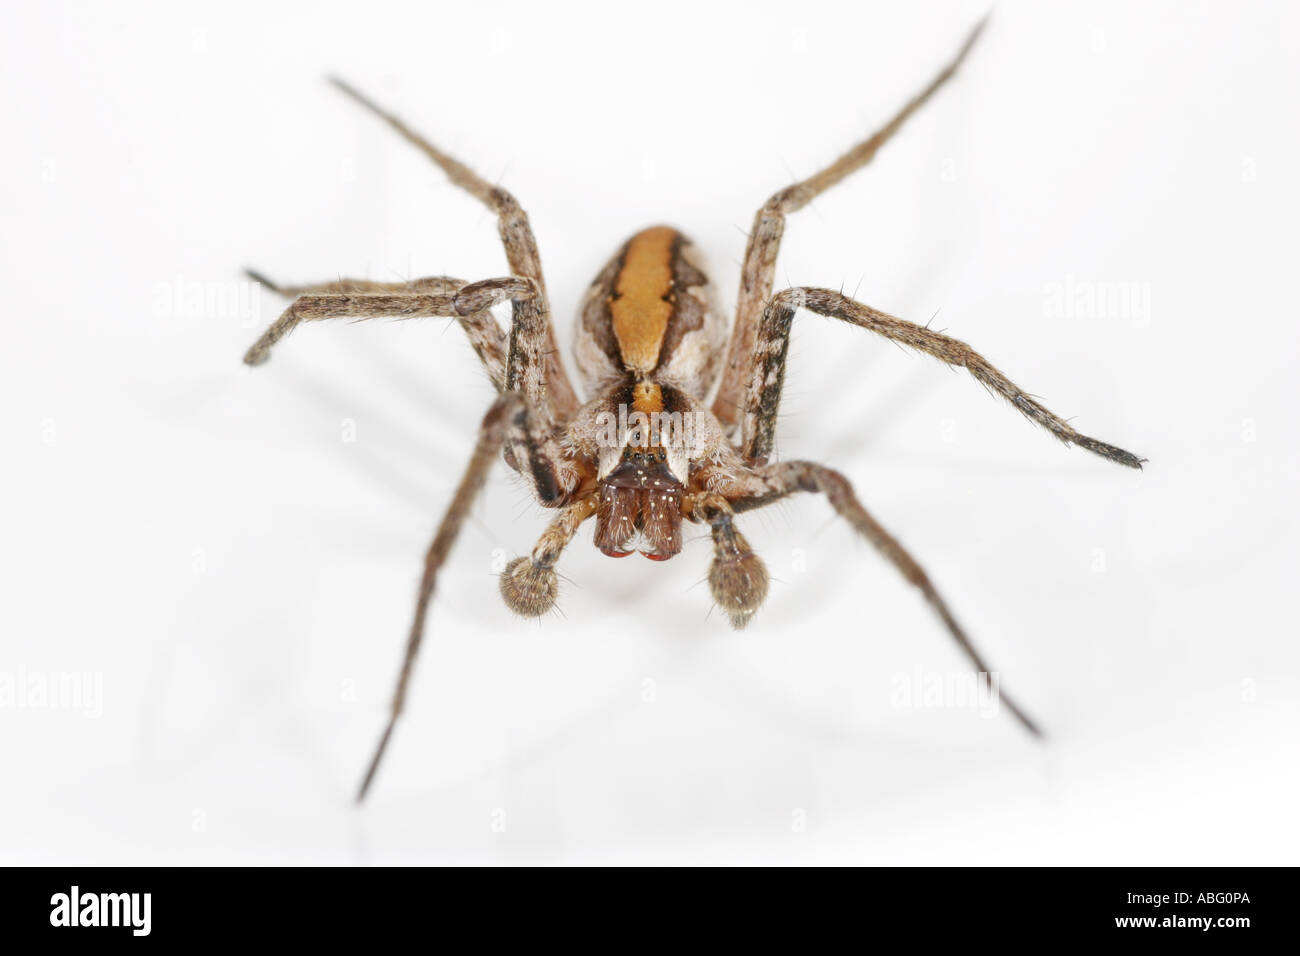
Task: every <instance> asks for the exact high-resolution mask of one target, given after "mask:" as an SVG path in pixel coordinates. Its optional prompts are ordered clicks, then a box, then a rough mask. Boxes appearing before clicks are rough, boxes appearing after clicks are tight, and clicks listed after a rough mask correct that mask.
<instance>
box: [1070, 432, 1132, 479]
mask: <svg viewBox="0 0 1300 956" xmlns="http://www.w3.org/2000/svg"><path fill="white" fill-rule="evenodd" d="M1074 443H1075V444H1076V445H1078V446H1079V447H1080V448H1086V449H1087V450H1088V451H1090V452H1092V453H1093V454H1094V455H1101V457H1103V458H1109V459H1110V460H1111V461H1113V462H1115V463H1117V464H1120V465H1124V466H1125V467H1126V468H1136V469H1138V470H1139V471H1141V470H1142V465H1143V464H1144V463H1145V462H1146V459H1145V458H1139V457H1138V456H1137V455H1135V454H1133V453H1132V452H1131V451H1125V450H1124V449H1123V448H1117V447H1116V446H1114V445H1108V444H1106V443H1105V442H1104V441H1097V439H1095V438H1089V437H1087V436H1086V435H1080V436H1079V437H1078V438H1076V439H1075V440H1074Z"/></svg>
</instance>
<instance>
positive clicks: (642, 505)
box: [565, 226, 727, 561]
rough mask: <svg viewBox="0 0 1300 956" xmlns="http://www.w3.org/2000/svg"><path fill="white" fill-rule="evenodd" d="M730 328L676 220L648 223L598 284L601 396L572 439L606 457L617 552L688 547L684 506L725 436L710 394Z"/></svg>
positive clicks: (595, 343)
mask: <svg viewBox="0 0 1300 956" xmlns="http://www.w3.org/2000/svg"><path fill="white" fill-rule="evenodd" d="M726 334H727V333H726V320H725V318H724V316H723V314H722V311H721V310H720V309H719V308H718V306H717V302H716V301H715V299H714V297H713V294H712V289H711V287H710V286H709V282H708V278H707V276H706V275H705V272H704V269H703V267H702V263H701V261H700V259H699V258H698V256H697V254H696V253H695V250H694V246H692V245H691V243H690V241H689V240H688V239H686V237H685V236H683V235H682V234H681V233H680V232H678V231H677V230H675V229H671V228H669V227H667V226H654V227H651V228H649V229H645V230H643V231H641V232H639V233H637V234H636V235H635V236H633V237H632V238H631V239H629V240H628V241H627V242H626V243H625V244H624V245H623V248H622V249H621V250H619V253H618V255H616V256H615V257H614V258H613V259H612V260H610V262H609V263H608V264H607V265H606V266H605V268H604V269H603V270H601V272H600V274H599V275H598V276H597V277H596V281H595V282H593V283H592V285H591V289H590V290H589V291H588V293H587V297H586V300H585V301H584V303H583V306H582V309H581V313H580V315H579V319H578V326H577V334H576V336H575V342H574V353H575V357H576V359H577V363H578V370H579V373H580V374H581V376H582V380H583V384H584V385H585V386H586V388H587V391H588V393H589V394H593V395H596V396H597V397H596V399H595V400H594V401H592V402H590V403H588V404H587V405H586V406H585V407H584V408H583V409H582V410H581V411H580V412H579V413H578V415H577V416H576V418H575V420H574V421H573V422H572V423H571V425H570V426H569V428H568V430H567V433H566V442H565V443H566V444H567V445H568V446H569V447H572V448H574V449H575V450H576V451H577V452H578V455H579V456H580V457H586V458H587V460H589V461H590V460H594V461H595V463H596V474H595V482H596V491H595V494H596V495H597V499H598V503H597V510H596V533H595V544H596V546H597V547H598V548H600V550H601V551H602V552H604V553H605V554H607V555H609V556H610V557H618V558H621V557H625V556H627V555H628V554H630V553H631V552H632V551H633V550H634V549H635V550H640V551H641V553H642V554H643V555H645V556H646V557H647V558H651V559H653V560H657V561H664V560H667V559H668V558H671V557H672V556H673V555H675V554H677V553H678V552H679V551H681V548H682V533H681V522H682V507H683V504H684V503H685V500H686V496H687V494H688V493H694V492H698V491H699V490H700V489H699V488H698V487H696V486H692V470H693V469H698V463H699V462H700V461H701V460H702V457H703V456H704V455H705V454H708V453H711V452H713V451H715V450H716V448H717V447H718V445H720V444H721V443H722V441H723V438H724V432H723V428H722V426H721V424H720V423H718V422H717V420H716V419H715V418H713V416H712V415H711V414H710V413H709V412H708V410H707V407H706V406H705V405H704V402H705V399H706V397H707V395H708V392H709V389H710V388H711V387H712V385H713V382H714V380H715V379H716V378H717V372H718V366H719V364H720V363H721V361H722V348H723V346H724V345H725V343H726ZM688 425H689V426H690V427H691V429H692V436H691V437H692V438H694V437H698V438H699V440H698V441H690V440H688V438H687V435H686V430H687V426H688ZM696 432H698V433H699V434H698V436H696V435H695V433H696Z"/></svg>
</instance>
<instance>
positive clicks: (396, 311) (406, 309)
mask: <svg viewBox="0 0 1300 956" xmlns="http://www.w3.org/2000/svg"><path fill="white" fill-rule="evenodd" d="M344 281H345V283H346V282H348V281H355V280H344ZM423 281H427V282H428V283H430V286H429V288H430V289H446V290H447V291H412V290H410V289H407V288H403V289H402V291H400V292H369V291H366V292H353V291H329V292H306V293H304V294H302V295H299V296H298V297H297V298H296V299H294V301H293V302H292V303H291V304H290V306H289V308H287V309H285V310H284V312H283V313H281V315H280V317H279V318H278V319H276V320H275V321H274V322H272V323H271V325H270V327H269V328H268V329H267V330H266V331H265V332H263V333H262V337H261V338H259V339H258V340H257V341H256V342H254V343H253V345H252V347H251V348H250V349H249V350H248V351H247V352H245V353H244V362H245V364H247V365H261V364H262V363H263V362H265V361H266V360H267V359H268V358H270V357H271V349H272V348H273V347H274V346H275V344H276V343H277V342H279V341H280V339H282V338H284V337H285V336H286V335H287V334H288V333H289V332H291V331H292V330H293V329H294V328H295V327H296V326H297V325H298V324H299V323H300V322H315V321H319V320H320V319H382V318H389V319H418V318H428V317H430V316H450V317H455V318H461V317H463V316H469V315H474V314H476V313H479V312H486V311H487V310H488V309H490V308H492V307H493V306H494V305H497V304H499V303H501V302H504V301H506V300H507V299H529V298H532V297H534V296H536V295H537V286H536V284H535V283H534V282H533V281H532V280H531V279H521V278H518V277H515V276H505V277H503V278H500V279H484V280H482V281H481V282H471V283H468V284H465V283H461V284H460V285H459V286H452V285H451V283H454V282H455V281H456V280H442V279H429V280H423ZM443 282H446V283H447V284H446V285H443V284H442V283H443ZM339 285H343V284H339Z"/></svg>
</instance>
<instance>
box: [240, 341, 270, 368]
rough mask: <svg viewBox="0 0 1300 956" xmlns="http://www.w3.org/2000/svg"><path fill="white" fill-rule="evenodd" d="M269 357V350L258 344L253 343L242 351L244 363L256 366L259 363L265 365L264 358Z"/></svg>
mask: <svg viewBox="0 0 1300 956" xmlns="http://www.w3.org/2000/svg"><path fill="white" fill-rule="evenodd" d="M270 357H271V350H270V349H268V348H263V347H262V346H260V345H254V346H253V347H252V348H250V349H249V350H248V351H247V352H245V353H244V364H245V365H250V366H252V367H253V368H256V367H257V366H259V365H265V364H266V360H267V359H269V358H270Z"/></svg>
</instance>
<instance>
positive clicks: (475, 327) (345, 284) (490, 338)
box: [244, 269, 507, 392]
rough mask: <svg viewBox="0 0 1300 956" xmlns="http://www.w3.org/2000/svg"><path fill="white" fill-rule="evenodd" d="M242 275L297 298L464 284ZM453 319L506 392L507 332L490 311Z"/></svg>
mask: <svg viewBox="0 0 1300 956" xmlns="http://www.w3.org/2000/svg"><path fill="white" fill-rule="evenodd" d="M244 272H245V274H246V275H247V276H248V277H249V278H250V279H252V280H253V281H255V282H260V283H261V284H262V285H264V286H266V287H267V288H268V289H270V290H271V291H272V292H274V293H276V294H277V295H282V296H286V297H287V298H291V299H296V298H298V297H299V296H301V295H319V294H323V293H343V294H347V293H354V292H398V293H418V292H434V293H454V292H456V291H458V290H460V289H462V288H463V287H464V286H465V285H466V283H465V281H464V280H463V279H453V278H451V277H449V276H432V277H430V278H427V279H415V280H413V281H411V282H372V281H370V280H368V279H339V280H337V281H335V282H318V283H314V284H312V285H295V286H283V285H278V284H276V283H274V282H272V281H271V280H270V279H268V278H266V276H264V275H262V274H261V273H260V272H254V271H253V270H252V269H245V270H244ZM456 321H457V322H459V323H460V327H461V328H462V329H464V330H465V335H466V337H467V338H468V339H469V344H470V346H471V347H472V348H473V349H474V353H475V354H476V355H477V356H478V358H479V361H480V362H482V363H483V370H484V371H485V372H487V375H488V378H489V379H490V380H491V382H492V385H493V387H494V388H496V390H497V392H502V391H505V384H506V345H507V340H506V335H505V333H504V332H502V331H501V326H500V325H499V324H498V323H497V320H496V319H494V318H493V317H492V313H491V312H486V311H485V312H473V313H470V314H469V315H457V316H456Z"/></svg>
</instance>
